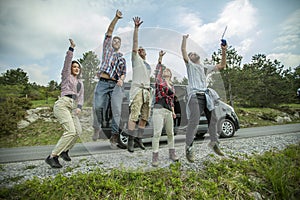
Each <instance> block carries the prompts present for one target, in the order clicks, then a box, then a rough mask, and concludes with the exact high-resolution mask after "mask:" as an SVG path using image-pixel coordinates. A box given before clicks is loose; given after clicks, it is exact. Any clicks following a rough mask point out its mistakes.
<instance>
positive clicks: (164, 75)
mask: <svg viewBox="0 0 300 200" xmlns="http://www.w3.org/2000/svg"><path fill="white" fill-rule="evenodd" d="M165 53H166V52H164V51H160V52H159V58H158V64H157V65H156V71H155V80H156V83H155V104H154V109H153V129H154V134H153V138H152V149H153V155H152V166H154V167H157V166H158V149H159V139H160V136H161V132H162V129H163V127H165V130H166V133H167V136H168V147H169V157H170V159H171V160H173V161H178V157H177V156H176V154H175V148H174V131H173V118H175V117H176V114H175V112H174V96H175V90H174V86H173V84H172V81H171V78H172V72H171V70H170V69H169V68H166V67H165V66H164V65H162V58H163V56H164V55H165Z"/></svg>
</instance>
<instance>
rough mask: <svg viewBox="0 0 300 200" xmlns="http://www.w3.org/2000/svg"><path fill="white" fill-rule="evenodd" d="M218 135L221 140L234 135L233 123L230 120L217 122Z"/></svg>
mask: <svg viewBox="0 0 300 200" xmlns="http://www.w3.org/2000/svg"><path fill="white" fill-rule="evenodd" d="M219 130H220V131H219V133H220V137H222V138H230V137H233V136H234V134H235V126H234V123H233V122H232V121H231V120H230V119H222V120H221V121H220V122H219Z"/></svg>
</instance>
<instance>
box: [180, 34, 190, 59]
mask: <svg viewBox="0 0 300 200" xmlns="http://www.w3.org/2000/svg"><path fill="white" fill-rule="evenodd" d="M188 37H189V34H187V35H183V36H182V43H181V53H182V57H183V60H184V62H185V63H188V62H189V57H188V55H187V52H186V40H187V39H188Z"/></svg>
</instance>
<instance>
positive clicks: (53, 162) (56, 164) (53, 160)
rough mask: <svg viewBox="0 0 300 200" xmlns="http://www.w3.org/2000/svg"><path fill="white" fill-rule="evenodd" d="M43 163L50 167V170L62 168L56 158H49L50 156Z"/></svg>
mask: <svg viewBox="0 0 300 200" xmlns="http://www.w3.org/2000/svg"><path fill="white" fill-rule="evenodd" d="M45 162H46V163H47V164H48V165H50V166H51V167H52V168H62V165H61V164H60V163H59V161H58V156H55V157H52V158H51V157H50V155H49V156H48V157H47V158H46V160H45Z"/></svg>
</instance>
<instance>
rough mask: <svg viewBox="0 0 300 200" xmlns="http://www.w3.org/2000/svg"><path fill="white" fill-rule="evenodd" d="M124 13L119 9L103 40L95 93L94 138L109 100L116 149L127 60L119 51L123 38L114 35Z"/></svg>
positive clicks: (96, 137)
mask: <svg viewBox="0 0 300 200" xmlns="http://www.w3.org/2000/svg"><path fill="white" fill-rule="evenodd" d="M121 18H122V13H121V12H120V11H119V10H117V11H116V15H115V17H114V19H113V20H112V22H111V23H110V25H109V27H108V29H107V32H106V34H105V38H104V42H103V53H102V63H101V66H100V69H99V71H98V73H97V76H98V77H99V82H98V83H97V86H96V88H95V94H94V112H95V119H94V124H93V127H94V135H93V138H92V139H93V140H94V141H96V140H97V139H98V138H99V133H100V131H101V125H102V121H103V112H104V111H105V110H106V106H107V105H108V103H109V102H108V101H110V103H111V108H112V115H113V119H112V127H111V128H112V133H111V138H110V143H111V148H112V149H116V148H117V145H118V139H119V124H120V120H121V106H122V100H123V88H122V86H123V83H124V79H125V76H126V61H125V59H124V57H123V54H122V53H120V52H119V49H120V47H121V38H120V37H117V36H115V37H113V38H112V33H113V30H114V27H115V25H116V23H117V21H118V20H119V19H121Z"/></svg>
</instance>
